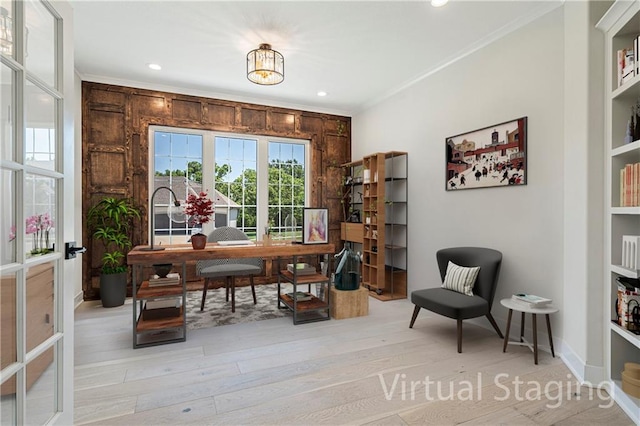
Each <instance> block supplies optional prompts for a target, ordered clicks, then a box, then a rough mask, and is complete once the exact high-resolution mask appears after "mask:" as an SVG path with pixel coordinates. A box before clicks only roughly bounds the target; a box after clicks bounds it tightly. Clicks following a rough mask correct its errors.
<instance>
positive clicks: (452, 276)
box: [442, 261, 480, 296]
mask: <svg viewBox="0 0 640 426" xmlns="http://www.w3.org/2000/svg"><path fill="white" fill-rule="evenodd" d="M479 272H480V267H479V266H475V267H471V268H465V267H464V266H459V265H456V264H455V263H453V262H452V261H449V263H448V264H447V273H446V275H445V277H444V282H443V283H442V288H445V289H447V290H453V291H456V292H458V293H462V294H466V295H467V296H473V285H474V284H475V283H476V278H477V277H478V273H479Z"/></svg>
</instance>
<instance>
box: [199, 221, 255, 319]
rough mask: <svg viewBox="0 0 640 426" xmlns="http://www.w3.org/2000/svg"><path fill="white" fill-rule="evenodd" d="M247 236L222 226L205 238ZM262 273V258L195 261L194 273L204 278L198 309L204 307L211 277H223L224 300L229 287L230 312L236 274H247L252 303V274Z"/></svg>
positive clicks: (234, 299) (227, 298)
mask: <svg viewBox="0 0 640 426" xmlns="http://www.w3.org/2000/svg"><path fill="white" fill-rule="evenodd" d="M248 239H249V237H247V235H246V234H245V233H244V232H242V231H241V230H239V229H238V228H233V227H230V226H223V227H221V228H217V229H215V230H214V231H213V232H211V233H210V234H209V236H208V238H207V241H208V242H218V241H229V240H248ZM260 273H262V259H260V258H248V259H211V260H199V261H198V262H197V263H196V275H198V276H200V277H203V278H204V287H203V290H202V302H201V303H200V310H201V311H202V310H203V309H204V303H205V301H206V299H207V290H208V288H209V281H210V280H211V279H212V278H220V277H225V278H226V283H225V288H226V301H227V302H228V301H229V289H231V312H235V311H236V281H235V278H236V277H237V276H246V275H249V280H250V282H251V293H252V294H253V304H254V305H255V304H256V303H257V301H256V288H255V286H254V284H253V276H254V275H256V274H260Z"/></svg>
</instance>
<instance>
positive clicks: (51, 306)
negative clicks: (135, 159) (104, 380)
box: [0, 0, 73, 425]
mask: <svg viewBox="0 0 640 426" xmlns="http://www.w3.org/2000/svg"><path fill="white" fill-rule="evenodd" d="M58 7H62V10H63V11H64V13H65V15H66V16H69V13H70V9H68V5H66V4H65V3H59V2H48V1H40V0H28V1H7V0H0V90H1V92H0V137H1V141H2V142H1V147H0V154H1V155H0V187H1V197H2V202H1V203H0V241H1V243H0V316H1V318H0V339H1V342H0V355H1V356H0V361H1V362H0V379H1V385H0V424H2V425H12V424H29V425H32V424H36V425H37V424H45V423H55V422H56V421H60V422H67V421H70V420H71V419H72V410H71V409H70V408H69V401H65V399H69V398H68V397H65V395H71V390H72V377H73V375H72V374H73V373H72V371H69V367H72V365H71V364H72V362H69V360H72V359H73V358H72V353H71V350H72V347H71V346H70V345H71V344H72V340H73V339H72V337H73V333H72V332H71V333H68V332H65V317H66V318H67V323H66V326H67V328H68V329H71V330H72V328H73V323H72V322H71V324H69V323H68V318H69V317H68V316H67V315H65V310H66V311H67V312H68V310H71V312H73V304H72V303H71V306H69V303H68V296H65V289H64V287H63V285H62V283H63V282H65V280H63V277H64V274H65V272H64V269H65V265H64V263H63V262H64V243H63V241H64V238H65V234H64V229H63V228H64V226H63V225H64V223H65V218H64V215H63V208H62V207H63V206H64V205H65V200H68V199H69V198H68V194H67V196H65V192H69V191H68V188H69V187H68V185H66V184H65V174H66V173H65V170H67V169H68V164H65V156H67V158H73V156H70V157H69V156H68V155H67V153H65V150H68V148H69V145H68V144H69V141H70V140H71V141H72V132H71V135H69V134H68V133H69V132H68V130H65V127H69V126H68V121H69V108H70V107H69V104H68V103H69V102H71V101H72V100H71V99H67V98H66V97H65V94H68V93H72V90H73V80H71V81H72V84H71V87H69V84H68V75H69V74H67V78H64V76H65V72H66V73H71V75H73V70H72V68H68V69H65V68H67V67H63V63H64V64H65V65H66V64H68V62H69V61H68V58H67V60H63V49H62V46H63V43H64V38H65V36H67V34H68V33H69V31H65V30H64V27H63V22H64V20H63V17H62V15H61V14H60V12H59V10H58ZM66 45H67V46H68V45H69V40H67V42H66ZM72 58H73V56H72V55H71V59H72ZM71 66H72V64H71ZM65 85H66V86H67V87H66V90H65ZM71 124H73V120H72V119H71ZM71 127H72V126H71ZM71 210H72V209H71ZM66 214H67V213H66V212H65V215H66ZM69 214H70V215H71V216H73V213H72V212H69ZM71 318H72V316H71ZM71 402H72V401H71Z"/></svg>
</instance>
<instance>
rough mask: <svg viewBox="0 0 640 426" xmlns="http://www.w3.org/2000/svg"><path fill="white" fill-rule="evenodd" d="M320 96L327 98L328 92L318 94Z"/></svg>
mask: <svg viewBox="0 0 640 426" xmlns="http://www.w3.org/2000/svg"><path fill="white" fill-rule="evenodd" d="M318 96H327V92H323V91H322V90H321V91H319V92H318Z"/></svg>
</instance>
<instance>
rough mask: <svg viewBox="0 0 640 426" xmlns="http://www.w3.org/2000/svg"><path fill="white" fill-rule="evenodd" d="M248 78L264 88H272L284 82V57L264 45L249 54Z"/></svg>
mask: <svg viewBox="0 0 640 426" xmlns="http://www.w3.org/2000/svg"><path fill="white" fill-rule="evenodd" d="M247 78H248V79H249V80H250V81H252V82H254V83H256V84H260V85H263V86H272V85H274V84H279V83H282V81H283V80H284V57H283V56H282V53H280V52H277V51H275V50H273V49H271V45H270V44H267V43H264V44H261V45H260V47H259V48H257V49H254V50H252V51H251V52H249V53H248V54H247Z"/></svg>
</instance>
